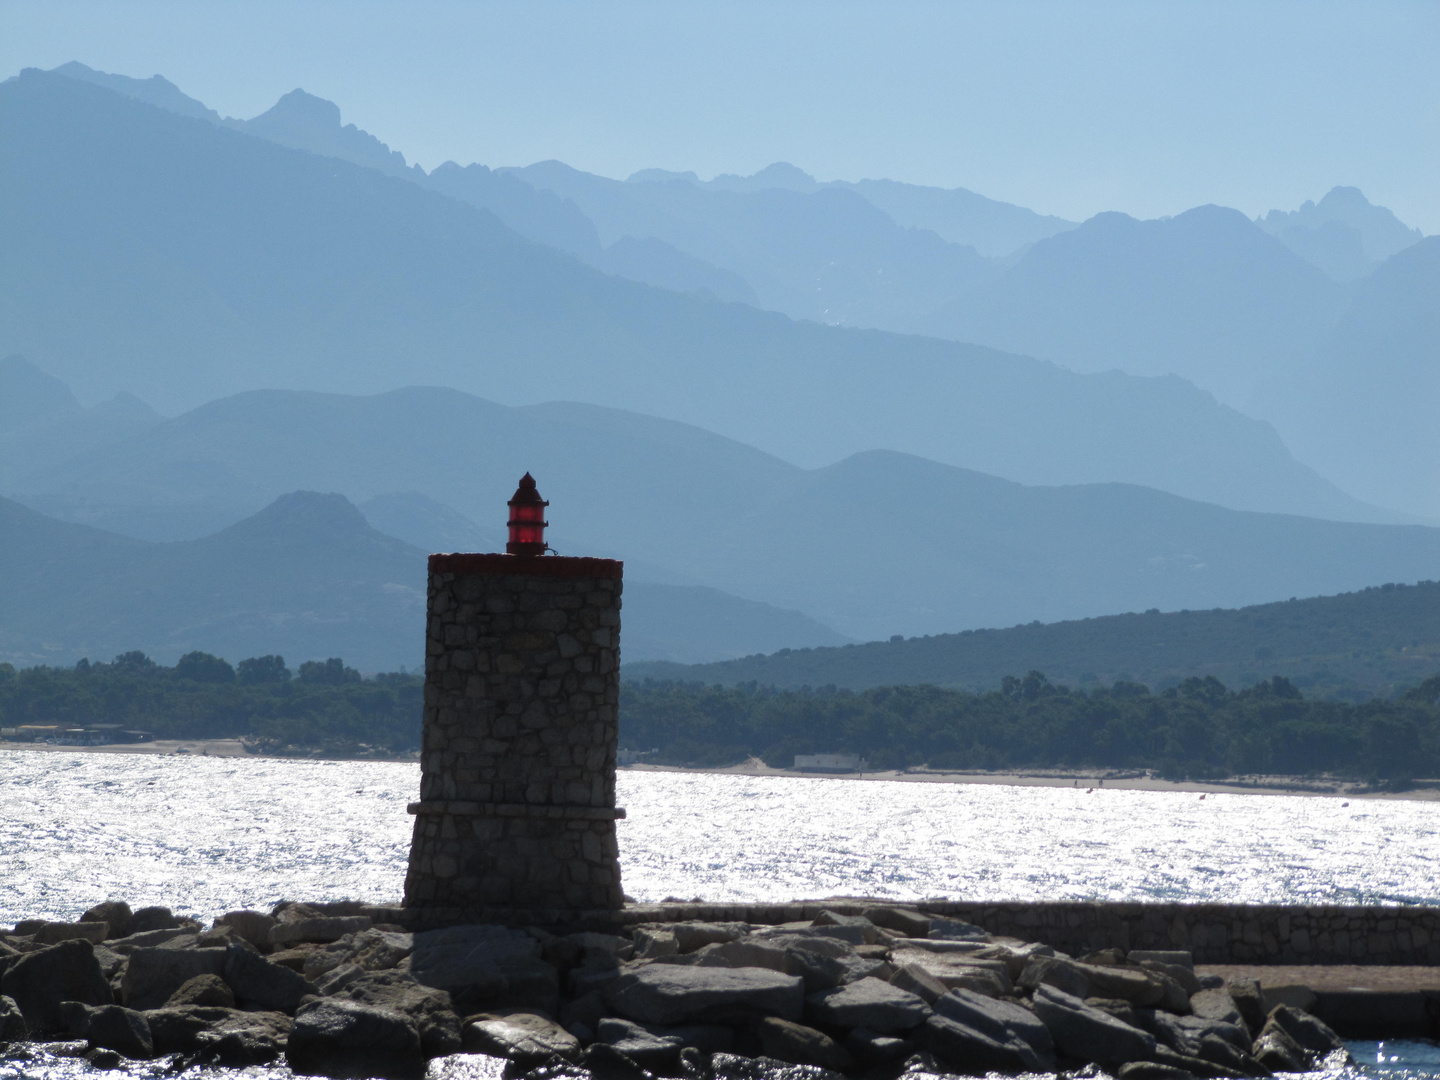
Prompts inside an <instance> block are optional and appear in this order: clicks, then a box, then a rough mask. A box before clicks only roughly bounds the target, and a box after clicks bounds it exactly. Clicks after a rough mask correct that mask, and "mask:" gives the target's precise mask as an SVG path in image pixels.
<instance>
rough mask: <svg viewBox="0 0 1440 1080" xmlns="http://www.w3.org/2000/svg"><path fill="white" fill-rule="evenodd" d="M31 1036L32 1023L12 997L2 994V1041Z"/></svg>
mask: <svg viewBox="0 0 1440 1080" xmlns="http://www.w3.org/2000/svg"><path fill="white" fill-rule="evenodd" d="M29 1037H30V1025H29V1024H27V1023H26V1022H25V1014H24V1013H22V1012H21V1011H20V1006H19V1005H17V1004H16V1003H15V999H14V998H12V997H6V996H3V995H0V1042H19V1041H20V1040H21V1039H28V1038H29Z"/></svg>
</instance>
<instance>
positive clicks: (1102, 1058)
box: [1033, 984, 1155, 1066]
mask: <svg viewBox="0 0 1440 1080" xmlns="http://www.w3.org/2000/svg"><path fill="white" fill-rule="evenodd" d="M1033 1000H1034V1003H1035V1015H1036V1016H1038V1017H1040V1019H1041V1021H1042V1022H1043V1023H1044V1024H1045V1026H1046V1027H1047V1028H1049V1029H1050V1037H1051V1038H1052V1039H1054V1041H1055V1046H1056V1048H1057V1049H1059V1050H1060V1051H1061V1053H1064V1054H1068V1055H1069V1056H1070V1057H1074V1058H1079V1059H1080V1060H1081V1061H1091V1062H1095V1063H1096V1064H1098V1065H1102V1066H1116V1065H1120V1064H1123V1063H1124V1062H1127V1061H1141V1060H1146V1059H1148V1058H1150V1057H1151V1056H1152V1055H1153V1054H1154V1052H1155V1036H1154V1035H1151V1034H1150V1033H1149V1032H1148V1031H1141V1030H1140V1029H1139V1028H1136V1027H1132V1026H1131V1025H1129V1024H1126V1023H1124V1022H1123V1021H1120V1020H1117V1019H1115V1017H1113V1016H1110V1015H1109V1014H1108V1013H1104V1012H1101V1011H1100V1010H1099V1009H1092V1008H1091V1007H1090V1006H1088V1005H1086V1004H1085V1002H1084V1001H1082V1000H1080V999H1079V998H1077V997H1075V996H1074V995H1073V994H1067V993H1065V992H1064V991H1063V990H1057V989H1055V988H1054V987H1052V986H1049V985H1046V984H1041V985H1039V986H1037V987H1036V988H1035V996H1034V999H1033Z"/></svg>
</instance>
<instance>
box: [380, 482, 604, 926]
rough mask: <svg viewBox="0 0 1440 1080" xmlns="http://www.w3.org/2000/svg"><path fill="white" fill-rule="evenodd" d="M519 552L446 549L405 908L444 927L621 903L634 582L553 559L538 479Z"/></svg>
mask: <svg viewBox="0 0 1440 1080" xmlns="http://www.w3.org/2000/svg"><path fill="white" fill-rule="evenodd" d="M509 505H510V522H509V526H510V541H509V543H507V544H506V546H505V550H506V554H504V555H465V554H452V555H431V556H430V583H429V604H428V608H429V610H428V618H427V624H426V632H425V712H424V736H423V750H422V754H421V779H420V801H419V802H415V803H411V804H410V807H409V809H410V812H411V813H412V814H414V815H415V834H414V840H413V842H412V844H411V848H410V869H409V873H408V874H407V875H406V878H405V906H406V907H407V908H409V909H412V910H414V911H416V913H417V914H419V915H420V916H421V917H422V918H423V919H425V920H426V921H431V922H435V923H445V922H461V921H472V920H474V921H480V920H483V919H503V918H505V913H506V912H512V913H514V915H515V917H525V916H526V915H529V916H530V917H533V916H534V913H535V912H536V911H537V910H544V911H580V910H595V909H613V908H618V907H620V906H621V904H622V903H623V899H624V898H623V895H622V893H621V891H620V863H619V857H618V856H619V850H618V848H617V845H616V838H615V821H616V819H617V818H622V817H624V816H625V811H624V810H621V809H618V808H616V806H615V748H616V743H617V738H618V712H619V700H620V587H621V572H622V569H623V564H622V563H620V562H617V561H615V560H612V559H582V558H561V557H558V556H554V555H546V554H545V552H546V551H547V550H548V548H547V545H546V543H545V538H544V534H545V526H546V525H547V524H548V522H546V521H545V520H544V516H545V507H546V506H548V505H549V504H548V503H546V502H545V501H544V500H543V499H541V498H540V495H539V492H538V491H537V490H536V487H535V481H534V480H533V479H532V478H531V477H530V474H529V473H526V474H525V476H524V478H523V479H522V480H521V481H520V486H519V488H518V489H517V490H516V492H515V495H514V497H513V498H512V499H511V500H510V504H509Z"/></svg>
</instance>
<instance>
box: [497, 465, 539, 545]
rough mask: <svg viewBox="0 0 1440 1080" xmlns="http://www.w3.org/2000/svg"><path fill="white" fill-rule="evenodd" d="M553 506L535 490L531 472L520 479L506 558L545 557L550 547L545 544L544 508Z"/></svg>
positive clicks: (512, 499)
mask: <svg viewBox="0 0 1440 1080" xmlns="http://www.w3.org/2000/svg"><path fill="white" fill-rule="evenodd" d="M549 505H550V504H549V503H548V502H546V501H545V500H544V499H542V498H540V492H538V491H536V490H535V478H534V477H533V476H531V475H530V474H529V473H528V472H527V473H526V474H525V475H524V476H522V477H521V478H520V486H519V487H518V488H516V489H515V494H514V495H512V496H511V497H510V503H509V506H510V542H509V543H507V544H506V545H505V553H506V554H507V555H544V554H545V552H546V551H547V550H548V549H549V547H550V545H549V544H547V543H545V526H546V525H549V524H550V523H549V522H548V521H546V520H545V507H547V506H549Z"/></svg>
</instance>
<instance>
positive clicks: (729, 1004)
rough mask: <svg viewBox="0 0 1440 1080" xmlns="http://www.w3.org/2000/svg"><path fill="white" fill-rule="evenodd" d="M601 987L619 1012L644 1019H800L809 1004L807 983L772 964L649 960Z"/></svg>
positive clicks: (662, 1021)
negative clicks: (729, 965) (751, 965)
mask: <svg viewBox="0 0 1440 1080" xmlns="http://www.w3.org/2000/svg"><path fill="white" fill-rule="evenodd" d="M603 992H604V995H605V1000H606V1001H608V1002H609V1003H610V1006H611V1007H612V1008H613V1009H615V1011H616V1012H618V1013H619V1014H620V1015H621V1016H623V1017H625V1018H626V1019H629V1020H634V1021H637V1022H638V1023H642V1024H685V1023H704V1022H707V1021H710V1022H716V1023H727V1022H730V1021H732V1020H733V1021H743V1020H747V1019H750V1018H752V1017H758V1016H779V1017H781V1018H782V1019H785V1020H799V1019H800V1017H801V1013H802V1012H803V1011H804V1007H805V984H804V983H803V982H802V981H801V980H800V979H799V978H798V977H796V976H794V975H783V974H781V973H780V972H778V971H771V970H769V969H768V968H720V967H699V966H696V967H678V966H674V965H670V964H650V965H647V966H645V967H640V968H637V969H634V970H631V971H627V972H625V973H623V974H621V975H620V976H618V977H617V978H615V979H613V980H611V981H610V982H608V983H606V984H605V986H604V990H603Z"/></svg>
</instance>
